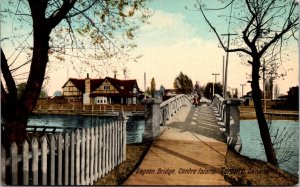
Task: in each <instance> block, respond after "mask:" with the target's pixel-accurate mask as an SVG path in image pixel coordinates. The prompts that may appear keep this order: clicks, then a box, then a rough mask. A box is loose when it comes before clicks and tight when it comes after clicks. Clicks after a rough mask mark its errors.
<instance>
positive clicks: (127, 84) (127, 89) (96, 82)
mask: <svg viewBox="0 0 300 187" xmlns="http://www.w3.org/2000/svg"><path fill="white" fill-rule="evenodd" d="M90 80H91V92H93V91H95V90H96V89H97V88H98V87H99V86H100V85H102V83H103V82H104V81H105V80H108V81H109V82H110V83H111V84H112V85H113V86H114V87H115V88H116V89H117V90H118V91H119V93H120V95H122V96H127V97H128V96H132V93H131V92H132V90H133V88H134V87H135V86H136V87H137V89H138V90H137V92H138V91H139V88H138V85H137V81H136V80H135V79H131V80H120V79H114V78H111V77H105V78H104V79H101V78H100V79H90ZM69 81H71V82H72V83H73V84H74V85H75V86H76V88H77V89H78V90H80V91H81V92H82V93H84V92H85V79H76V78H70V79H69V80H68V81H67V82H66V83H65V84H64V85H63V87H65V86H66V84H67V83H68V82H69ZM122 86H123V87H124V89H121V87H122ZM91 96H96V95H95V94H93V93H92V94H91Z"/></svg>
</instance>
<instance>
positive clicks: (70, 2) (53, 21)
mask: <svg viewBox="0 0 300 187" xmlns="http://www.w3.org/2000/svg"><path fill="white" fill-rule="evenodd" d="M76 1H77V0H64V2H63V4H62V6H61V8H60V9H59V10H57V11H55V12H53V14H52V15H51V16H50V17H49V18H48V19H47V22H48V24H49V27H50V29H53V28H54V27H55V26H56V25H57V24H59V22H60V21H61V20H62V19H64V18H65V17H66V15H67V14H68V12H69V11H70V10H71V9H72V8H73V6H74V4H75V3H76Z"/></svg>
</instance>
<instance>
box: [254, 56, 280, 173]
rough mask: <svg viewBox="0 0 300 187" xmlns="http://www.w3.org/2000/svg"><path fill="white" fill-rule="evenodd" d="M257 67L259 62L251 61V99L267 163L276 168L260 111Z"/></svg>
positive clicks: (269, 137)
mask: <svg viewBox="0 0 300 187" xmlns="http://www.w3.org/2000/svg"><path fill="white" fill-rule="evenodd" d="M259 67H260V61H259V60H256V59H253V64H252V83H251V88H252V97H253V102H254V107H255V113H256V118H257V122H258V126H259V131H260V136H261V139H262V142H263V145H264V149H265V153H266V157H267V161H268V162H269V163H271V164H272V165H274V166H276V167H278V161H277V159H276V154H275V150H274V148H273V144H272V141H271V136H270V132H269V128H268V124H267V121H266V118H265V115H264V112H263V109H262V102H261V93H262V92H261V90H260V87H259Z"/></svg>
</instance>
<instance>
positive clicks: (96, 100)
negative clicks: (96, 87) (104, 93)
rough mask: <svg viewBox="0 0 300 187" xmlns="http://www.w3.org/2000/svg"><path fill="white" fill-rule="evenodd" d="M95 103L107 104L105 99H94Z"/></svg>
mask: <svg viewBox="0 0 300 187" xmlns="http://www.w3.org/2000/svg"><path fill="white" fill-rule="evenodd" d="M95 103H96V104H98V105H101V104H107V97H96V98H95Z"/></svg>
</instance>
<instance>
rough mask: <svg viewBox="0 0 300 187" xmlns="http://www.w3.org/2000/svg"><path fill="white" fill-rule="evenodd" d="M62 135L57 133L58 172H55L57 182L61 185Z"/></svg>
mask: <svg viewBox="0 0 300 187" xmlns="http://www.w3.org/2000/svg"><path fill="white" fill-rule="evenodd" d="M62 144H63V141H62V135H61V133H59V135H58V142H57V149H58V153H57V155H58V172H57V184H58V185H62Z"/></svg>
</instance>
